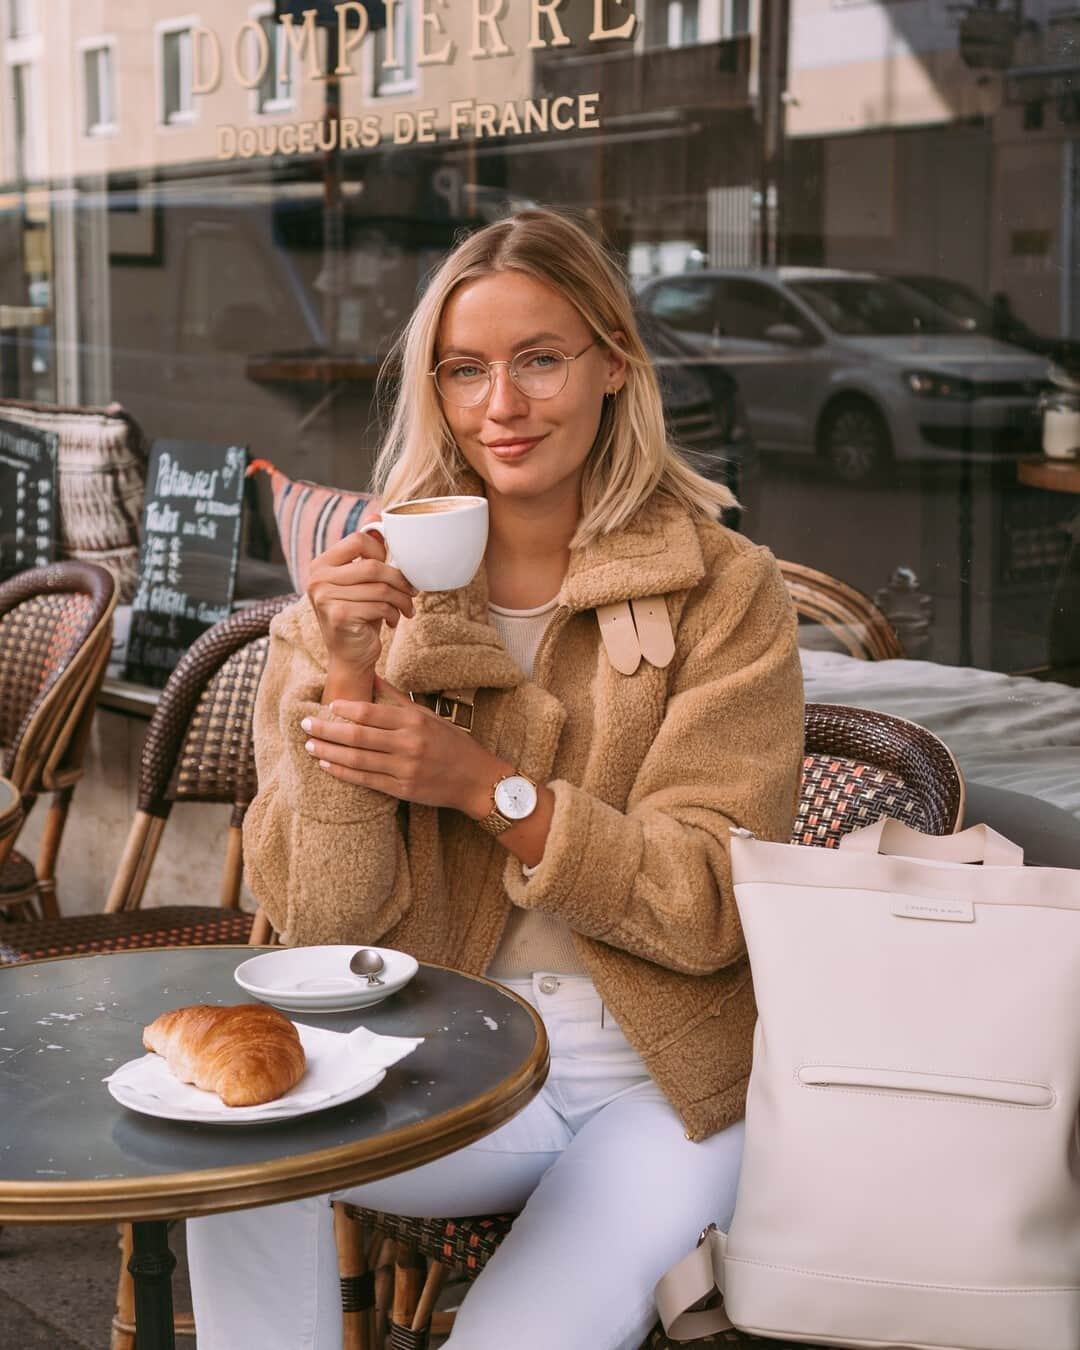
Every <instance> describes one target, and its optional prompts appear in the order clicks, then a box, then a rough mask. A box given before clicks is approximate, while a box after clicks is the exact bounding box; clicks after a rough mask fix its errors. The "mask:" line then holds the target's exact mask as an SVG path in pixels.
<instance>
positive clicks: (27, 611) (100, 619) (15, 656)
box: [0, 562, 116, 918]
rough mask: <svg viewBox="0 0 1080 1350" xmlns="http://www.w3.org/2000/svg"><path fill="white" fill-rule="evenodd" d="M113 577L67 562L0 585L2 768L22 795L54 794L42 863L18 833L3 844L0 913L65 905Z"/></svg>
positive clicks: (26, 799)
mask: <svg viewBox="0 0 1080 1350" xmlns="http://www.w3.org/2000/svg"><path fill="white" fill-rule="evenodd" d="M115 606H116V596H115V586H114V583H113V579H112V577H111V576H110V575H109V573H108V572H106V571H105V570H104V568H101V567H97V566H95V565H94V564H93V563H77V562H64V563H54V564H52V565H50V566H47V567H35V568H31V569H29V570H28V571H25V572H20V573H19V574H18V575H16V576H14V577H11V578H10V579H9V580H7V581H5V582H3V583H2V584H0V771H2V772H3V774H4V776H5V777H7V778H8V779H10V780H11V782H12V783H13V784H14V786H15V789H16V791H17V792H18V793H19V795H20V797H21V798H22V806H23V814H24V818H25V816H26V815H27V814H29V812H30V809H31V808H32V806H33V805H34V802H35V801H36V799H37V798H38V797H39V796H41V795H42V794H44V793H50V794H51V795H52V800H51V803H50V806H49V814H48V818H47V820H46V822H45V828H44V831H43V834H42V838H41V843H40V847H39V849H38V857H37V862H36V863H34V862H31V861H30V859H29V858H27V857H25V856H24V855H23V854H22V853H19V852H18V851H17V850H16V849H15V847H14V845H15V843H16V841H17V837H18V836H17V832H16V833H12V834H10V835H7V836H5V838H4V840H3V843H2V844H0V916H2V917H4V918H7V917H9V916H11V915H18V914H20V912H21V913H22V914H25V915H28V914H32V913H34V912H35V910H36V911H37V912H38V913H39V914H40V915H41V916H42V917H46V918H50V917H51V918H55V917H56V915H57V914H58V913H59V908H58V905H57V899H56V858H57V853H58V852H59V848H60V840H61V837H62V835H63V832H64V825H65V822H66V820H67V815H68V809H69V807H70V805H71V798H72V794H73V793H74V791H75V785H76V783H77V782H78V780H79V778H80V777H81V775H82V757H83V751H84V749H85V746H86V740H87V736H88V735H89V731H90V725H91V721H92V719H93V715H94V709H95V704H96V696H97V691H98V689H99V688H100V686H101V681H102V678H103V676H104V674H105V666H106V663H107V661H108V659H109V646H110V643H111V641H112V614H113V610H114V608H115Z"/></svg>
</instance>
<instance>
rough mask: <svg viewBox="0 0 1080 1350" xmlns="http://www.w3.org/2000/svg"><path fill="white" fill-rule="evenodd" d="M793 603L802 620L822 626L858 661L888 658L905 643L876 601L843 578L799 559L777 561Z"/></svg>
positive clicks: (899, 653) (896, 655)
mask: <svg viewBox="0 0 1080 1350" xmlns="http://www.w3.org/2000/svg"><path fill="white" fill-rule="evenodd" d="M780 572H781V574H782V575H783V578H784V584H785V585H786V586H787V589H788V594H789V595H790V596H791V601H792V604H793V605H794V606H795V611H796V613H797V614H798V616H799V623H800V626H801V625H802V624H803V623H804V621H805V623H806V624H808V625H809V624H814V625H817V626H819V627H821V628H824V629H825V630H826V632H827V633H828V634H829V635H830V637H832V638H833V639H835V641H836V642H837V643H838V645H839V646H840V648H841V650H842V651H845V652H846V653H847V654H848V655H849V656H854V657H857V658H858V659H859V660H860V661H889V660H892V659H895V658H899V657H903V656H904V655H905V652H904V645H903V643H902V642H901V641H900V639H899V638H898V637H897V635H896V631H895V629H894V628H893V626H892V624H891V623H890V622H889V620H888V619H887V618H886V617H885V615H884V614H883V613H882V612H881V610H880V609H878V607H877V605H875V604H874V602H873V601H872V600H871V599H869V597H867V596H865V595H863V593H862V591H857V590H856V589H855V587H854V586H849V585H848V584H847V582H846V581H840V580H839V579H838V578H837V577H832V576H830V575H829V574H828V572H819V571H817V569H816V568H813V567H804V566H803V565H802V563H793V562H780Z"/></svg>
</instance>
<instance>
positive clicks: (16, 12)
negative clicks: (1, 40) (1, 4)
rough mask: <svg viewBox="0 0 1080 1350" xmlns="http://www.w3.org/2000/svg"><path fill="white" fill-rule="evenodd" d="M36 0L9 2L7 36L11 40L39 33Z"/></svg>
mask: <svg viewBox="0 0 1080 1350" xmlns="http://www.w3.org/2000/svg"><path fill="white" fill-rule="evenodd" d="M36 7H37V6H36V0H8V4H7V21H8V23H7V28H8V31H7V35H8V37H9V38H23V37H30V36H31V35H32V34H33V33H36V32H37V14H36V13H35V10H36Z"/></svg>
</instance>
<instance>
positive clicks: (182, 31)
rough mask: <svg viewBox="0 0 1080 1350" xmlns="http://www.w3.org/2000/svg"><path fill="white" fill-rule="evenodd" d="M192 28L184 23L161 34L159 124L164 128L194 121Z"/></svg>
mask: <svg viewBox="0 0 1080 1350" xmlns="http://www.w3.org/2000/svg"><path fill="white" fill-rule="evenodd" d="M192 27H193V24H192V23H191V22H190V21H185V22H184V23H183V25H176V26H173V27H167V28H165V29H163V30H160V32H161V120H162V121H163V122H164V123H165V124H166V126H173V125H175V124H177V123H183V122H193V121H194V120H195V101H194V97H193V95H192V84H193V59H194V53H193V50H192Z"/></svg>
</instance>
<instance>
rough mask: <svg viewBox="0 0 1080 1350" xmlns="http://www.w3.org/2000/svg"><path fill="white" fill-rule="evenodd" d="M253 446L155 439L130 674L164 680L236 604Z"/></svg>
mask: <svg viewBox="0 0 1080 1350" xmlns="http://www.w3.org/2000/svg"><path fill="white" fill-rule="evenodd" d="M246 463H247V450H246V448H245V447H244V446H241V445H206V444H203V443H202V442H200V441H155V442H154V445H153V448H152V450H151V452H150V463H149V466H148V469H147V475H146V506H145V509H144V511H143V545H142V555H141V557H140V560H139V588H138V590H137V591H136V593H135V599H134V601H133V602H132V606H131V637H130V639H129V641H128V655H127V672H126V673H127V678H128V679H129V680H138V681H139V682H140V683H142V684H152V685H158V686H161V685H163V684H164V683H165V681H166V680H167V679H168V677H169V673H170V671H172V670H173V668H174V667H175V665H176V663H177V662H178V661H179V660H180V658H181V656H183V654H184V652H186V651H187V649H188V647H190V646H191V644H192V642H194V640H195V639H196V638H197V637H198V636H199V634H200V633H202V632H204V631H205V630H206V629H207V628H210V627H211V626H212V625H213V624H215V623H217V622H218V621H219V620H221V619H224V618H226V617H227V616H228V614H229V611H230V610H231V608H232V598H233V587H234V585H235V582H236V559H237V553H238V551H239V547H240V510H241V506H242V504H243V496H244V468H245V465H246Z"/></svg>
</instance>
